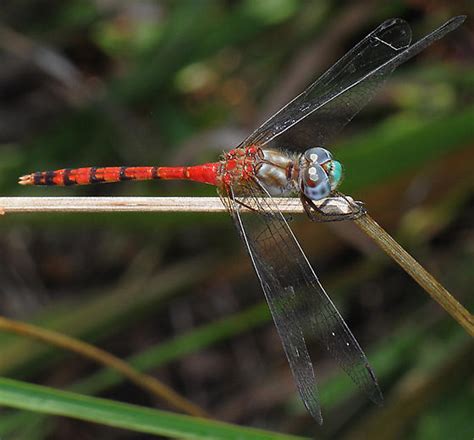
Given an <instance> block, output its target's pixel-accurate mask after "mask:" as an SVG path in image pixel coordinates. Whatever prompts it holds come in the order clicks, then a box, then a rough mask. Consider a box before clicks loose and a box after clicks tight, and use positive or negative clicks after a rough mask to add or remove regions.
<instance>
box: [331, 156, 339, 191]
mask: <svg viewBox="0 0 474 440" xmlns="http://www.w3.org/2000/svg"><path fill="white" fill-rule="evenodd" d="M329 182H330V184H331V190H332V191H334V190H335V189H336V188H337V187H338V186H339V185H340V184H341V182H342V165H341V163H340V162H338V161H337V160H333V161H332V162H331V166H330V167H329Z"/></svg>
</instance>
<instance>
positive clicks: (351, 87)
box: [241, 16, 465, 151]
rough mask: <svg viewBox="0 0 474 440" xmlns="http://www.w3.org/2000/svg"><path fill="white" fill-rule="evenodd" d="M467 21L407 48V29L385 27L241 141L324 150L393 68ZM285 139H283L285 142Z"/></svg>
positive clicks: (391, 23)
mask: <svg viewBox="0 0 474 440" xmlns="http://www.w3.org/2000/svg"><path fill="white" fill-rule="evenodd" d="M464 20H465V17H464V16H459V17H454V18H452V19H451V20H449V21H447V22H446V23H445V24H444V25H442V26H440V27H439V28H438V29H436V30H434V31H433V32H431V33H430V34H428V35H427V36H425V37H424V38H422V39H420V40H418V41H417V42H416V43H414V44H413V45H411V46H410V42H411V29H410V26H409V25H408V24H407V23H406V22H405V21H404V20H402V19H400V18H395V19H391V20H387V21H385V22H383V23H382V24H381V25H380V26H379V27H378V28H377V29H375V30H374V31H373V32H371V33H370V34H369V35H367V36H366V37H365V38H364V39H363V40H362V41H361V42H360V43H359V44H357V45H356V46H355V47H354V48H352V49H351V50H350V51H349V52H348V53H347V54H346V55H344V56H343V57H342V58H341V59H340V60H339V61H338V62H337V63H336V64H334V66H332V67H331V68H330V69H329V70H328V71H327V72H326V73H324V74H323V75H322V76H321V77H320V78H319V79H317V80H316V81H315V82H314V83H313V84H311V85H310V86H309V87H308V88H307V89H306V90H305V91H304V92H303V93H301V94H300V95H298V96H297V97H296V98H295V99H293V100H292V101H291V102H290V103H289V104H287V105H286V106H285V107H283V108H282V109H281V110H280V111H278V112H277V113H276V114H275V115H273V116H272V117H271V118H270V119H268V120H267V121H266V122H265V123H264V124H263V125H261V126H260V127H259V128H258V129H257V130H255V131H254V132H253V133H252V134H251V135H250V136H249V137H248V138H247V139H245V140H244V141H243V143H242V144H241V147H245V146H247V145H259V146H263V145H266V144H268V143H270V142H272V141H273V142H272V147H284V148H287V149H290V150H297V151H300V150H305V149H307V148H308V147H310V146H315V145H322V146H324V145H328V142H330V140H331V139H332V138H333V137H334V135H336V134H337V133H338V132H339V131H340V130H341V129H342V128H343V127H344V126H345V125H346V124H347V123H348V122H349V121H350V120H351V119H352V118H353V117H354V116H355V115H356V114H357V113H358V112H359V111H360V110H361V109H362V108H363V107H364V106H365V105H366V104H367V103H368V102H369V100H370V99H371V98H372V97H373V96H374V94H375V92H376V91H377V89H378V88H379V87H380V86H381V85H382V84H383V82H384V81H385V80H386V78H387V77H388V76H389V75H390V74H391V73H392V72H393V71H394V70H395V68H396V67H397V66H399V65H400V64H402V63H404V62H405V61H407V60H408V59H410V58H411V57H413V56H414V55H416V54H418V53H419V52H421V51H422V50H424V49H425V48H426V47H428V46H429V45H430V44H432V43H433V42H434V41H436V40H438V39H440V38H442V37H443V36H444V35H446V34H447V33H448V32H451V31H452V30H454V29H456V28H457V27H458V26H460V25H461V24H462V22H463V21H464ZM283 133H284V134H285V135H284V136H282V135H283Z"/></svg>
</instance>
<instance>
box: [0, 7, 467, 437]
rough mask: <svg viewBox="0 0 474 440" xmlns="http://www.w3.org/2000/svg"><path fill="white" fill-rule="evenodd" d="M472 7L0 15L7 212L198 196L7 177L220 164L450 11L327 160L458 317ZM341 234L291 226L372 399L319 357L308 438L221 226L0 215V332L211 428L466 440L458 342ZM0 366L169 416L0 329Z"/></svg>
mask: <svg viewBox="0 0 474 440" xmlns="http://www.w3.org/2000/svg"><path fill="white" fill-rule="evenodd" d="M473 12H474V7H473V3H472V1H471V0H464V1H462V0H460V1H456V0H453V1H445V0H412V1H405V2H403V1H393V2H375V1H358V2H351V1H337V2H331V1H324V0H321V1H318V2H303V1H297V0H262V1H255V2H254V1H252V0H246V1H230V0H229V1H180V2H173V1H152V0H136V1H124V0H89V1H86V0H84V1H80V0H74V1H73V0H70V1H58V0H30V1H20V0H16V1H13V0H11V1H10V0H2V2H1V6H0V170H1V173H0V187H1V195H2V196H27V195H30V196H33V195H34V196H56V195H150V196H158V195H159V196H170V195H175V196H176V195H195V196H203V195H207V196H212V195H215V191H214V189H213V188H211V187H206V186H201V185H199V184H194V183H189V182H142V183H137V182H128V183H121V184H116V185H102V186H92V187H82V188H25V187H20V186H18V185H17V184H16V181H17V177H18V176H20V175H22V174H25V173H29V172H32V171H36V170H42V169H57V168H63V167H79V166H90V165H109V166H114V165H173V164H195V163H199V162H201V161H205V160H215V159H216V158H217V157H218V156H219V154H220V153H221V152H222V151H223V150H225V149H228V148H230V147H232V146H235V145H237V144H238V143H239V142H240V141H241V140H242V139H243V138H244V137H245V136H246V135H247V134H248V133H249V132H250V131H251V130H252V129H254V128H255V127H256V126H257V125H258V124H259V123H260V122H262V120H263V119H264V118H265V117H266V116H268V115H270V114H271V113H272V112H274V111H276V110H277V109H278V108H279V107H280V106H281V105H283V104H285V103H286V102H287V101H288V100H290V99H291V98H292V97H293V96H294V95H296V94H297V93H298V92H300V91H301V90H302V89H303V88H304V87H305V86H307V85H308V84H309V83H310V82H311V81H312V80H314V79H315V78H316V77H317V76H318V75H319V74H320V73H322V72H323V71H324V70H325V69H326V68H328V67H329V66H330V65H331V64H332V63H333V62H335V61H336V60H337V59H338V58H339V57H340V56H341V55H342V54H343V53H344V52H345V51H346V50H348V49H349V48H351V47H352V46H353V45H354V44H355V43H357V42H358V41H359V40H360V39H361V38H363V37H364V36H365V35H366V34H367V33H368V32H369V31H370V30H372V29H373V28H375V27H376V26H377V25H378V24H379V23H381V22H382V21H383V20H385V19H387V18H390V17H394V16H399V17H402V18H404V19H406V20H407V21H409V22H410V24H411V25H412V28H413V33H414V38H415V39H416V38H419V37H420V36H422V35H425V34H426V33H428V32H429V31H431V30H432V29H434V28H435V27H437V26H439V25H440V24H441V23H442V22H444V21H446V20H447V19H448V18H450V17H451V16H454V15H458V14H468V18H467V20H466V22H465V24H464V25H463V26H462V27H461V28H460V29H458V30H457V31H455V32H453V33H451V34H449V35H448V36H447V37H445V38H444V39H443V40H441V41H438V42H437V43H435V44H434V45H433V46H431V47H429V48H428V49H427V50H425V51H424V52H423V53H422V54H420V55H419V56H417V57H416V59H414V60H411V61H410V62H408V63H406V64H405V65H403V66H402V67H400V68H399V69H398V70H397V71H396V72H395V73H394V74H393V75H392V77H391V78H390V80H389V81H388V82H387V85H386V86H385V87H384V88H383V89H382V90H381V92H380V93H378V94H377V96H376V97H375V99H374V100H373V101H372V102H371V103H370V105H369V106H367V108H365V109H364V110H363V112H362V113H361V114H360V115H358V116H357V117H356V118H355V119H354V120H353V122H352V123H351V124H350V125H349V126H348V127H347V128H346V129H345V131H344V133H343V134H342V135H341V137H340V138H339V139H338V141H337V142H336V144H335V145H334V146H327V147H330V148H332V149H333V150H334V151H335V155H336V157H337V158H338V159H339V160H341V161H342V162H343V164H344V166H345V170H346V175H345V181H344V184H343V187H342V190H343V191H344V192H346V193H348V194H350V195H352V196H354V197H356V198H357V199H360V200H364V201H365V202H366V204H367V206H368V209H369V211H370V213H371V214H372V215H373V217H375V218H376V219H377V220H378V221H379V222H380V223H381V224H382V225H383V226H384V227H385V228H386V229H387V230H388V231H389V232H390V233H391V234H392V235H394V236H395V237H396V238H397V239H398V240H399V241H400V242H401V243H402V244H403V245H404V246H405V247H406V248H407V249H408V250H409V251H410V252H411V253H412V254H413V255H414V256H415V257H416V258H417V259H418V260H419V261H420V262H421V263H422V264H423V265H424V266H425V267H426V268H427V269H428V270H430V271H431V272H432V273H433V274H434V275H435V276H436V277H437V278H438V279H439V280H440V281H441V282H442V283H443V284H444V285H445V286H446V287H447V288H448V289H449V290H450V291H452V292H453V294H454V295H455V296H456V297H457V298H458V299H459V300H460V301H461V302H462V303H464V304H465V305H466V306H467V307H468V308H470V309H471V310H472V308H473V302H474V301H473V295H472V294H473V284H474V269H473V262H474V229H473V228H472V225H473V221H474V203H473V202H474V197H473V182H474V181H473V178H472V167H473V163H474V100H473V98H474V69H473V66H474V32H473V24H472V20H473V18H472V17H473V14H472V13H473ZM469 14H471V16H469ZM351 226H352V225H350V224H348V223H343V224H337V225H325V224H314V223H310V222H309V221H308V220H307V219H306V218H303V216H296V217H295V219H294V221H293V222H292V227H293V228H294V230H295V232H296V234H297V236H298V238H299V239H300V241H301V243H302V246H303V248H304V249H305V251H306V252H307V254H308V257H309V258H310V260H311V262H312V263H313V265H314V266H315V268H316V270H317V272H318V273H319V274H320V277H321V280H322V282H323V283H324V285H325V286H326V287H327V289H328V291H329V292H330V294H331V296H332V298H333V299H334V301H335V302H336V304H337V305H338V307H339V309H340V310H341V313H342V314H343V316H344V317H345V319H346V321H347V322H348V324H349V326H350V327H351V329H352V330H353V332H354V334H355V335H356V337H357V338H358V340H359V341H360V343H361V345H362V346H363V347H364V348H365V351H366V352H367V354H368V356H369V359H370V360H371V363H372V365H373V366H374V368H375V370H376V372H377V374H378V377H379V381H380V383H381V387H382V389H383V392H384V395H385V399H386V403H385V407H384V408H383V409H379V408H376V407H374V406H373V405H372V404H371V403H370V402H369V401H368V400H367V398H366V397H365V396H363V395H361V394H360V393H359V392H358V391H357V390H356V389H355V388H354V387H353V386H352V385H351V384H350V383H349V380H348V379H347V378H346V377H345V376H344V375H343V374H342V373H341V372H340V370H338V369H337V367H336V366H335V364H334V363H333V361H332V360H331V359H330V358H329V356H328V355H327V354H326V352H325V351H324V350H321V349H318V347H317V346H316V351H317V352H318V353H317V373H318V375H319V383H320V389H321V395H322V407H323V416H324V417H325V424H324V425H323V427H318V426H317V425H316V424H315V422H314V420H312V419H311V418H310V416H309V415H308V414H307V412H306V411H305V409H304V407H303V405H302V404H301V402H300V401H299V399H298V396H297V395H296V392H295V388H294V384H293V381H292V377H291V374H290V370H289V368H288V365H287V363H286V360H285V357H284V354H283V352H282V349H281V345H280V342H279V339H278V337H277V335H276V331H275V329H274V326H273V324H272V323H271V321H270V318H269V314H268V311H267V309H266V306H265V304H264V303H263V295H262V292H261V289H260V285H259V283H258V281H257V278H256V276H255V274H254V272H253V270H252V268H251V265H250V261H249V259H248V257H247V255H246V254H245V252H244V248H243V246H242V243H241V242H240V240H239V238H238V235H237V233H236V231H235V230H234V229H233V225H232V222H231V221H230V219H229V218H228V216H227V215H225V214H215V215H210V214H208V215H205V214H190V213H188V214H182V213H180V214H173V213H167V214H148V213H141V214H97V215H92V214H54V215H52V214H37V215H7V216H5V217H3V218H1V221H0V228H1V232H0V306H1V313H2V314H3V315H5V316H8V317H12V318H16V319H19V320H27V321H32V322H35V323H38V324H40V325H43V326H45V327H49V328H53V329H55V330H58V331H61V332H64V333H67V334H70V335H73V336H76V337H78V338H82V339H84V340H87V341H90V342H93V343H95V344H97V345H99V346H100V347H102V348H105V349H107V350H110V351H111V352H112V353H114V354H116V355H118V356H120V357H122V358H128V357H131V356H138V358H139V361H140V362H141V365H144V366H146V370H147V371H148V372H149V373H150V374H153V375H155V376H156V377H157V378H159V379H160V380H162V381H164V382H165V383H167V384H168V385H170V386H171V387H173V388H174V389H175V390H177V391H178V392H180V393H182V394H183V395H185V396H186V397H187V398H189V399H190V400H192V401H194V402H195V403H197V404H199V405H201V406H202V407H204V408H205V409H206V410H207V411H209V412H210V413H211V414H212V415H213V416H215V417H216V418H218V419H221V420H226V421H231V422H235V423H240V424H244V425H248V426H255V427H262V428H266V429H271V430H275V431H282V432H287V433H294V434H302V435H308V436H310V437H317V438H324V439H329V438H351V439H353V438H367V439H379V438H384V439H386V438H393V439H399V438H405V439H438V438H439V439H447V438H449V439H461V438H472V435H473V433H474V422H473V419H472V415H473V411H472V409H473V394H474V377H473V371H474V370H473V365H474V362H473V361H474V351H473V344H472V341H471V340H470V338H469V337H468V336H467V335H466V333H465V332H464V331H463V330H462V329H461V328H460V327H459V325H457V324H456V323H455V322H454V321H453V320H452V319H451V318H450V317H449V316H447V314H446V313H445V312H444V311H443V310H441V308H440V307H439V306H438V305H437V304H435V303H434V302H433V301H432V300H431V299H430V298H429V297H428V296H427V295H426V293H425V292H423V291H422V290H421V288H420V287H418V286H417V285H416V284H415V283H414V281H412V280H411V279H410V278H409V277H408V275H406V274H405V273H404V272H403V271H402V270H401V269H400V268H399V267H397V266H396V265H395V264H394V263H393V262H391V261H388V260H387V259H386V258H384V257H383V256H382V255H381V253H380V251H379V250H378V249H376V248H375V247H374V246H373V244H372V243H371V242H370V241H369V239H368V238H366V237H363V236H362V235H361V234H360V233H357V231H356V230H355V229H353V228H352V227H351ZM0 353H2V354H1V356H0V372H1V374H2V375H5V376H8V377H14V378H18V379H22V380H27V381H31V382H35V383H41V384H45V385H48V386H52V387H57V388H61V389H70V388H72V389H75V390H77V391H80V392H84V393H90V394H95V395H100V396H103V397H107V398H111V399H117V400H123V401H127V402H132V403H136V404H140V405H147V406H155V407H158V408H167V407H166V404H164V403H163V402H160V401H158V400H156V399H154V398H152V397H150V396H149V395H147V394H146V393H144V392H143V391H142V390H140V389H137V388H136V387H134V386H132V385H130V384H129V383H128V382H125V381H123V380H117V381H116V382H114V383H108V382H107V380H105V379H104V378H103V377H102V378H101V376H94V374H95V373H96V372H97V370H98V367H97V366H96V365H94V364H93V363H92V362H89V361H87V360H84V359H82V358H79V357H77V356H74V355H71V354H68V353H64V352H60V351H58V350H53V349H51V347H47V346H44V345H41V344H39V343H37V342H31V341H28V340H26V339H22V338H19V337H13V336H11V335H5V334H0ZM0 437H1V438H15V439H66V438H67V439H96V438H101V439H112V438H114V439H115V438H121V439H122V438H123V439H143V438H147V437H146V436H144V435H139V434H135V433H131V432H127V431H121V430H116V429H112V428H107V427H103V426H98V425H93V424H88V423H85V422H79V421H73V420H69V419H63V418H42V417H38V416H36V415H32V414H28V413H20V412H17V411H12V410H2V412H1V413H0Z"/></svg>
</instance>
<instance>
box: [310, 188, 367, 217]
mask: <svg viewBox="0 0 474 440" xmlns="http://www.w3.org/2000/svg"><path fill="white" fill-rule="evenodd" d="M332 195H333V196H336V197H340V198H342V199H344V200H345V202H346V203H347V206H348V207H349V208H350V211H349V212H347V213H342V212H337V211H334V209H331V210H329V209H327V208H328V206H327V205H326V203H325V202H323V203H322V204H320V205H319V206H316V204H315V203H314V202H313V200H311V199H310V198H308V197H306V196H305V195H304V194H301V203H302V204H303V208H304V210H305V212H306V214H307V215H308V217H309V218H310V220H311V221H313V222H336V221H344V220H355V219H357V218H359V217H362V216H363V215H365V214H366V212H367V210H366V209H365V205H364V204H363V203H362V202H358V201H355V200H352V199H350V198H348V197H346V196H345V195H344V194H342V193H339V192H333V193H332Z"/></svg>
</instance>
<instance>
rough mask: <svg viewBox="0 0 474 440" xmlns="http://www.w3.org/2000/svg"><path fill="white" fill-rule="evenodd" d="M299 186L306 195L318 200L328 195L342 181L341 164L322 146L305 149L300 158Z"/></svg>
mask: <svg viewBox="0 0 474 440" xmlns="http://www.w3.org/2000/svg"><path fill="white" fill-rule="evenodd" d="M300 169H301V173H300V186H301V189H302V191H303V193H304V194H305V195H306V197H308V198H310V199H311V200H320V199H323V198H324V197H327V196H329V194H330V193H331V191H334V190H335V189H336V188H337V187H338V186H339V184H340V183H341V181H342V165H341V163H340V162H338V161H337V160H334V159H333V158H332V155H331V153H330V152H329V151H328V150H326V149H325V148H322V147H315V148H310V149H309V150H306V151H305V152H304V154H303V156H302V158H301V168H300Z"/></svg>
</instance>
